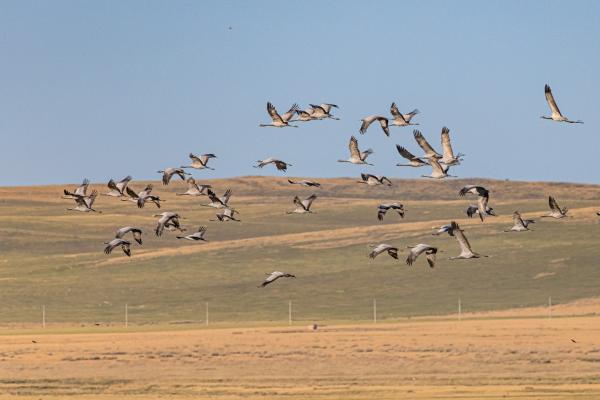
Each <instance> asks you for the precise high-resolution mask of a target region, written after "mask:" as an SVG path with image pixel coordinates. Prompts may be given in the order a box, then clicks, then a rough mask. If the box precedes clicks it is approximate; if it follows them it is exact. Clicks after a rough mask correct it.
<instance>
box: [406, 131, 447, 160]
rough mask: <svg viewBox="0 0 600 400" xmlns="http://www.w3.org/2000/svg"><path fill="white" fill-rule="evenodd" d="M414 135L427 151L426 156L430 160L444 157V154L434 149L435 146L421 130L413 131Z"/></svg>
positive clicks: (420, 145) (421, 146)
mask: <svg viewBox="0 0 600 400" xmlns="http://www.w3.org/2000/svg"><path fill="white" fill-rule="evenodd" d="M413 136H414V137H415V140H416V141H417V144H418V145H419V147H420V148H421V149H423V151H424V152H425V158H427V159H429V160H431V159H432V158H436V159H439V158H443V156H442V155H441V154H440V153H438V152H437V151H435V150H434V149H433V147H432V146H431V145H430V144H429V142H428V141H427V139H425V137H424V136H423V134H422V133H421V131H419V130H417V129H415V130H414V131H413Z"/></svg>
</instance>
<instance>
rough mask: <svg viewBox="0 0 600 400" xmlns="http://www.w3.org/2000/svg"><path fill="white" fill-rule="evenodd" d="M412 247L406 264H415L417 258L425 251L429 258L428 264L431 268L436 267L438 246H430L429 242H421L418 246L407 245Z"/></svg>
mask: <svg viewBox="0 0 600 400" xmlns="http://www.w3.org/2000/svg"><path fill="white" fill-rule="evenodd" d="M407 248H409V249H410V252H409V254H408V257H406V264H408V265H413V263H414V262H415V261H416V260H417V258H418V257H419V256H420V255H421V254H423V253H425V256H426V258H427V264H429V267H430V268H433V267H435V256H436V254H437V252H438V249H437V247H433V246H430V245H428V244H424V243H420V244H418V245H416V246H407Z"/></svg>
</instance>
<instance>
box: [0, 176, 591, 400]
mask: <svg viewBox="0 0 600 400" xmlns="http://www.w3.org/2000/svg"><path fill="white" fill-rule="evenodd" d="M286 178H287V177H281V178H261V177H243V178H235V179H227V180H211V181H209V183H210V184H212V185H213V187H214V188H215V190H216V191H217V193H219V194H221V193H223V192H224V191H225V189H227V188H228V187H231V188H232V189H233V197H232V200H231V204H232V206H234V207H235V208H237V209H239V211H240V213H241V214H240V218H241V219H242V222H241V223H239V224H238V223H218V222H209V221H208V220H209V219H210V218H213V216H214V210H211V209H208V208H206V207H201V206H199V203H203V202H205V200H206V199H205V198H191V199H190V198H181V197H177V196H175V194H174V193H175V192H177V191H178V192H182V191H184V190H185V189H184V185H183V184H182V183H180V182H176V183H172V184H171V185H169V186H167V187H163V186H162V185H160V184H158V183H155V191H156V192H157V193H158V194H159V195H161V197H162V198H164V199H165V200H166V203H165V204H164V208H163V209H162V210H169V211H178V212H179V213H180V214H181V215H182V216H184V217H185V218H186V219H185V220H183V221H182V222H183V223H184V225H185V226H187V227H188V228H189V229H190V230H193V229H194V228H196V227H197V226H199V225H206V226H207V227H208V231H207V238H208V239H209V243H206V244H194V243H191V244H190V243H188V242H186V243H183V242H182V241H178V240H177V239H175V238H174V234H172V233H166V234H165V235H164V236H163V237H161V238H156V237H154V235H153V234H152V228H153V226H154V223H155V218H153V217H152V214H154V213H155V212H156V210H155V209H154V208H150V207H147V208H144V209H137V208H136V207H135V206H134V205H132V204H130V203H125V202H121V201H119V200H118V199H113V198H107V197H100V198H99V199H98V201H97V204H96V207H97V208H98V209H99V210H102V213H101V214H79V213H69V212H67V211H65V208H66V207H69V206H71V203H70V202H69V201H67V200H61V199H60V194H61V191H62V188H63V187H69V188H71V189H72V188H73V187H74V186H76V185H74V184H70V185H61V186H43V187H12V188H0V266H1V268H0V289H1V290H0V340H1V343H2V345H1V346H0V362H1V364H0V365H1V368H0V398H19V399H20V398H23V399H25V398H26V399H39V398H44V399H45V398H56V399H58V398H65V397H71V398H94V399H99V398H115V399H121V398H139V399H147V398H159V397H160V398H219V399H240V398H248V399H254V398H298V399H313V398H314V399H321V398H323V399H325V398H329V399H338V398H339V399H367V398H369V399H370V398H381V399H392V398H394V399H395V398H411V399H412V398H416V399H419V398H423V399H425V398H452V399H462V398H472V399H477V398H491V399H495V398H523V399H546V398H553V399H568V398H582V399H583V398H585V399H590V398H600V389H599V388H598V387H597V384H598V382H597V380H598V377H599V376H600V374H598V366H599V365H600V364H599V363H600V355H598V354H600V337H599V336H598V329H600V322H599V321H598V320H597V317H596V314H597V313H598V310H599V309H600V301H598V300H596V298H597V297H598V295H599V294H600V292H599V290H598V282H600V269H599V268H598V259H599V257H600V247H599V246H598V245H597V243H598V239H597V238H598V235H599V234H600V224H598V221H599V217H598V216H596V211H598V210H600V187H598V186H594V185H578V184H566V183H544V182H511V181H494V180H484V179H468V180H467V179H465V180H448V181H442V182H437V181H426V180H425V181H416V180H394V186H393V187H391V188H385V187H377V188H371V189H369V188H365V187H364V185H358V184H356V183H355V179H351V178H346V179H343V178H340V179H323V180H320V181H321V182H322V184H323V189H315V190H310V189H306V188H299V187H297V186H290V185H288V184H287V181H286ZM467 183H478V184H483V185H484V186H486V187H487V188H488V189H490V191H491V193H492V194H491V201H490V205H491V206H492V207H494V210H495V211H496V212H498V213H499V216H498V217H495V218H494V217H490V218H488V219H486V222H485V223H483V224H482V223H481V222H479V220H476V219H472V220H471V219H467V218H466V216H465V215H464V211H463V210H464V208H466V206H467V205H468V204H471V203H475V202H476V200H475V199H474V198H467V199H463V198H459V197H458V195H457V192H458V189H459V188H460V187H462V186H463V185H464V184H467ZM144 184H145V182H135V181H134V182H132V183H131V186H132V187H134V188H135V189H138V190H139V189H140V188H141V187H142V186H143V185H144ZM92 186H93V187H94V188H97V189H98V190H99V191H100V192H102V191H104V187H103V185H101V184H94V185H92ZM313 192H315V193H317V195H318V196H319V198H318V199H317V201H316V202H315V203H314V206H313V207H314V211H316V214H312V215H286V214H285V212H286V211H289V210H291V209H293V205H292V202H291V199H292V198H293V196H294V195H296V194H297V195H299V196H301V197H303V196H307V195H309V194H310V193H313ZM548 195H553V196H555V197H556V198H557V200H558V201H559V203H560V204H561V205H566V206H568V207H569V208H570V210H571V212H570V213H571V214H572V215H573V218H568V219H564V220H560V221H555V220H551V221H549V220H538V222H537V223H536V224H535V225H534V227H533V229H535V231H534V232H525V233H504V232H503V230H504V229H507V228H508V227H510V226H511V215H512V212H513V211H515V210H519V211H521V212H522V213H523V214H524V216H525V217H539V216H540V215H542V214H543V213H545V212H546V210H547V196H548ZM384 201H399V202H401V203H404V205H405V207H406V209H407V214H406V217H405V218H404V219H399V218H398V217H397V215H388V216H386V219H385V220H384V221H383V222H379V221H378V220H377V219H376V208H377V205H378V204H379V203H380V202H384ZM162 210H161V211H162ZM450 220H457V221H458V222H459V223H460V224H461V226H462V227H463V228H464V229H465V231H466V234H467V236H468V238H469V240H470V242H471V244H472V245H473V248H474V250H475V251H478V252H480V253H482V254H487V255H490V257H489V258H483V259H477V260H466V261H465V260H463V261H450V260H448V259H447V258H448V257H450V256H453V255H457V254H458V246H457V244H456V241H455V240H454V239H453V238H450V237H448V236H440V237H434V236H431V232H432V230H431V227H432V226H435V225H441V224H445V223H448V222H449V221H450ZM124 225H139V226H141V227H142V228H143V229H144V231H145V235H144V244H143V246H137V245H134V246H133V247H132V251H133V256H132V257H131V258H127V257H125V256H123V255H122V254H120V253H119V252H116V253H115V254H112V255H110V256H107V255H105V254H103V252H102V249H103V246H104V245H103V242H104V241H108V240H110V239H111V238H112V237H113V235H114V231H115V230H116V229H117V228H119V227H120V226H124ZM381 242H387V243H390V244H393V245H397V246H398V247H399V248H401V249H404V248H405V247H406V246H407V245H414V244H417V243H420V242H425V243H429V244H432V245H436V246H439V248H440V250H441V251H442V252H441V253H439V254H438V255H439V262H438V265H437V266H436V268H434V269H430V268H427V267H426V264H425V261H424V260H418V262H417V263H416V265H414V266H413V267H408V266H406V265H405V263H404V258H405V257H406V252H405V251H404V252H401V253H400V260H399V261H396V260H393V259H391V258H389V257H387V256H380V257H378V258H377V259H375V260H369V259H368V257H367V254H368V252H369V248H368V247H367V245H369V244H377V243H381ZM273 270H282V271H287V272H292V273H295V274H296V275H297V276H298V278H297V279H295V280H283V281H280V282H276V283H275V284H273V285H271V286H268V287H267V288H264V289H257V288H256V286H257V285H258V284H259V283H260V282H261V280H262V279H263V277H264V273H266V272H271V271H273ZM459 297H460V298H461V302H462V310H463V313H464V314H463V320H462V321H460V322H459V321H458V320H457V316H456V315H455V314H456V310H457V300H458V298H459ZM549 297H552V303H553V307H552V316H553V318H552V319H549V318H548V315H549V312H550V310H549V309H548V308H547V307H545V306H544V305H545V304H547V302H548V298H549ZM374 299H376V300H377V318H378V323H377V324H376V325H375V324H373V323H372V322H371V320H372V316H373V310H372V305H373V300H374ZM289 301H292V302H293V319H294V322H293V326H292V327H287V318H288V302H289ZM207 302H208V303H209V304H210V325H209V327H208V328H206V327H205V325H204V324H205V322H206V321H205V314H204V312H205V304H206V303H207ZM125 304H128V312H129V315H128V318H129V328H128V329H124V328H123V322H124V306H125ZM42 305H44V306H45V308H46V321H47V327H46V329H40V326H41V307H42ZM312 323H318V324H319V325H320V326H321V327H320V328H319V329H318V330H317V331H316V332H312V331H310V330H309V329H308V325H310V324H312ZM571 339H574V340H575V342H573V341H571ZM32 340H34V341H36V342H37V343H33V342H32Z"/></svg>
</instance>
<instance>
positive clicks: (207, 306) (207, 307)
mask: <svg viewBox="0 0 600 400" xmlns="http://www.w3.org/2000/svg"><path fill="white" fill-rule="evenodd" d="M206 326H208V301H207V302H206Z"/></svg>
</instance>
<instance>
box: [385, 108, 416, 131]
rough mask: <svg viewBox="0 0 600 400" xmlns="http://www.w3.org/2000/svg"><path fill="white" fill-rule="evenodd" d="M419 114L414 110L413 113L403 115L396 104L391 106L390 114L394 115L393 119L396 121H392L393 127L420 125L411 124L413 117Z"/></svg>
mask: <svg viewBox="0 0 600 400" xmlns="http://www.w3.org/2000/svg"><path fill="white" fill-rule="evenodd" d="M418 113H419V110H417V109H414V110H412V111H411V112H409V113H408V114H402V113H401V112H400V111H399V110H398V107H397V106H396V103H392V105H391V106H390V114H392V117H394V120H393V121H392V125H393V126H408V125H419V124H411V123H410V121H411V120H412V119H413V117H414V116H415V115H417V114H418Z"/></svg>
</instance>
